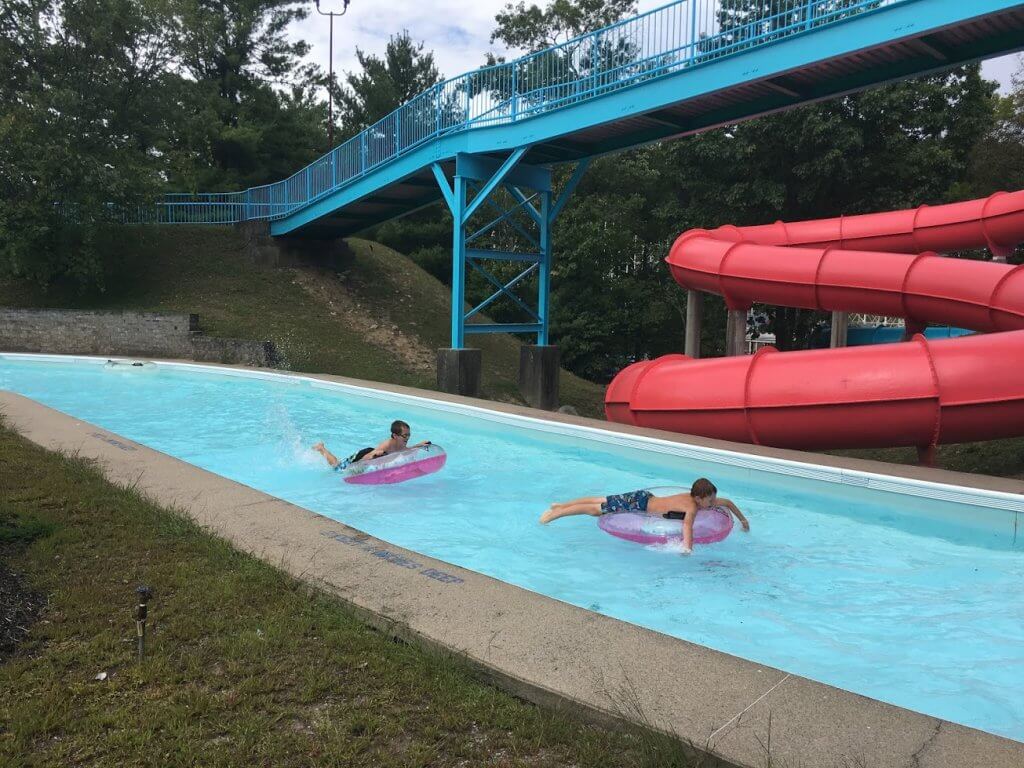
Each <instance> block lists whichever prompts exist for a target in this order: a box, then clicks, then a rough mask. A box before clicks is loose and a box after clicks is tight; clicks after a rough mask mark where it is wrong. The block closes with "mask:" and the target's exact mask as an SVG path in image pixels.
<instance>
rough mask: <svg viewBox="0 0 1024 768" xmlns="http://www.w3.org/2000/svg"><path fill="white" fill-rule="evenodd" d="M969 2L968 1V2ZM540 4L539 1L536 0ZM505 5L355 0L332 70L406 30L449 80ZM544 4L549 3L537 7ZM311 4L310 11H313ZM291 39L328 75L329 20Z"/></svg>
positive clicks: (300, 27) (996, 70)
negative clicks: (306, 45) (299, 41)
mask: <svg viewBox="0 0 1024 768" xmlns="http://www.w3.org/2000/svg"><path fill="white" fill-rule="evenodd" d="M967 1H969V0H967ZM534 2H537V0H534ZM665 3H666V0H640V10H641V11H647V10H651V9H652V8H657V7H659V6H661V5H665ZM506 4H507V0H351V4H350V5H349V8H348V12H347V13H346V14H345V16H343V17H341V18H336V19H335V20H334V68H335V71H337V72H339V73H340V72H346V71H350V70H353V69H355V68H357V66H358V64H357V62H356V57H355V49H356V48H357V47H358V48H360V49H362V50H363V51H366V52H370V53H376V54H381V53H383V51H384V46H385V45H386V44H387V41H388V37H389V36H390V35H393V34H395V33H398V32H401V31H402V30H403V29H408V30H409V32H410V34H411V35H412V37H413V39H415V40H417V41H420V40H422V41H423V43H424V44H425V46H426V48H427V49H428V50H432V51H433V52H434V56H435V58H436V60H437V63H438V68H439V69H440V70H441V72H442V74H444V75H445V76H446V77H452V76H454V75H458V74H461V73H463V72H467V71H469V70H471V69H475V68H476V67H478V66H480V65H481V64H483V62H484V54H485V53H486V52H487V51H489V50H493V51H495V52H498V53H502V52H504V51H503V50H502V49H501V48H500V46H496V45H493V44H492V43H491V42H490V37H491V32H492V31H493V30H494V27H495V22H494V16H495V14H496V13H497V12H498V11H499V10H501V9H502V8H503V7H504V6H505V5H506ZM538 4H540V5H542V6H543V5H546V4H547V3H546V2H545V0H540V1H539V2H538ZM312 5H313V3H312V0H310V6H311V8H312ZM320 6H321V8H323V10H325V11H328V10H335V11H340V10H341V8H342V0H320ZM292 34H293V35H294V36H296V37H301V38H302V39H304V40H305V41H306V42H308V43H309V44H310V45H311V46H312V48H313V49H312V51H311V52H310V55H309V60H310V61H312V62H315V63H316V64H319V65H320V66H322V67H323V69H324V71H325V72H326V71H327V53H328V45H327V43H328V19H327V17H325V16H320V15H318V14H317V13H316V11H315V9H313V10H312V13H311V14H310V16H309V18H307V19H306V20H305V21H303V22H300V23H298V24H296V25H295V26H294V29H293V30H292ZM1020 64H1021V60H1020V57H1019V55H1018V56H1004V57H1003V58H1000V59H992V60H990V61H987V62H985V64H984V65H983V71H984V73H985V75H986V76H987V77H989V78H992V79H994V80H998V81H999V82H1000V84H1001V85H1002V90H1003V91H1004V92H1005V91H1006V89H1007V88H1008V87H1009V84H1010V76H1011V75H1012V74H1013V73H1014V72H1015V71H1016V70H1017V69H1018V68H1019V67H1020Z"/></svg>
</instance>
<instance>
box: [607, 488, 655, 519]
mask: <svg viewBox="0 0 1024 768" xmlns="http://www.w3.org/2000/svg"><path fill="white" fill-rule="evenodd" d="M653 495H654V494H653V493H651V492H650V491H630V492H629V493H621V494H619V495H618V496H608V497H607V498H606V499H605V500H604V503H603V504H601V514H602V515H607V514H609V513H614V512H646V511H647V502H648V501H650V500H651V496H653Z"/></svg>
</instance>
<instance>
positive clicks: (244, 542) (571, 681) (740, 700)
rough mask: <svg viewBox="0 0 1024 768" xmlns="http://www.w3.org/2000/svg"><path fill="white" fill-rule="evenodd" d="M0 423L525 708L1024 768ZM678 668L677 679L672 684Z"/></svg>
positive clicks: (739, 740)
mask: <svg viewBox="0 0 1024 768" xmlns="http://www.w3.org/2000/svg"><path fill="white" fill-rule="evenodd" d="M263 373H265V371H264V372H263ZM282 373H284V375H289V374H288V373H287V372H282ZM292 375H302V376H305V377H308V378H318V379H322V380H326V381H336V382H341V383H346V384H353V385H356V386H364V387H372V388H376V389H379V390H385V391H391V392H395V393H400V394H407V395H415V396H420V397H427V398H431V399H434V400H445V401H448V402H454V403H462V404H470V405H473V406H475V407H482V408H488V409H491V410H495V411H501V412H504V413H513V414H520V415H527V416H530V417H533V418H544V419H550V420H554V421H560V422H563V423H568V424H582V425H586V426H598V427H600V428H603V429H608V430H610V431H614V432H621V433H625V434H631V435H649V436H655V437H658V438H660V439H664V440H670V441H675V442H679V443H683V444H689V445H702V446H709V447H715V448H723V449H727V450H739V451H744V452H747V453H753V454H758V455H762V456H774V457H780V458H785V459H790V460H795V461H804V462H809V461H814V462H818V461H819V460H820V463H821V464H824V465H828V466H833V467H841V468H848V469H858V470H864V471H868V472H875V473H879V474H888V475H892V476H898V477H906V478H913V479H918V480H927V481H932V482H939V483H953V484H957V485H969V486H971V487H976V488H984V489H987V490H997V491H1002V492H1009V493H1024V482H1019V481H1013V480H1004V479H999V478H989V477H980V476H975V475H965V474H959V473H950V472H944V471H940V470H934V469H927V468H921V467H896V466H893V465H888V464H881V463H876V462H867V461H862V460H855V459H843V458H837V457H831V456H817V455H813V454H805V453H799V452H795V451H776V450H772V449H763V448H752V447H750V446H739V445H735V444H729V443H723V442H721V441H714V440H703V439H699V438H690V437H685V438H684V437H681V436H679V435H671V434H667V433H662V432H656V431H653V430H642V429H635V428H631V427H624V426H621V425H613V424H606V423H604V422H598V421H595V420H591V419H584V418H577V417H568V416H562V415H559V414H549V413H546V412H540V411H534V410H532V409H528V408H521V407H518V406H510V405H503V404H497V403H490V402H487V401H480V400H471V399H468V398H461V397H452V396H446V395H441V394H438V393H436V392H427V391H422V390H413V389H410V388H406V387H395V386H386V385H379V384H375V383H372V382H362V381H356V380H352V379H346V378H342V377H336V376H319V375H310V374H292ZM0 412H2V413H3V415H4V416H5V418H6V421H7V423H8V425H9V426H11V427H12V428H14V429H15V430H17V431H18V432H20V433H21V434H22V435H24V436H25V437H27V438H28V439H30V440H31V441H33V442H35V443H37V444H39V445H41V446H42V447H44V448H47V449H50V450H56V451H62V452H66V453H70V454H75V455H78V456H80V457H82V458H85V459H90V460H94V461H96V462H97V464H98V466H99V467H100V468H101V469H102V471H103V472H104V474H105V475H106V476H107V477H108V478H109V479H110V480H112V481H114V482H117V483H120V484H128V485H133V486H134V487H136V488H137V489H138V490H139V491H141V492H142V493H144V494H146V495H147V496H149V497H150V498H152V499H153V500H154V501H156V502H157V503H159V504H161V505H162V506H165V507H171V508H175V509H179V510H181V511H183V512H184V513H185V514H187V515H188V516H190V517H191V518H192V519H194V520H195V521H196V522H198V523H199V524H201V525H203V526H204V527H206V528H207V529H208V530H210V531H211V532H212V533H215V534H217V535H219V536H221V537H223V538H225V539H227V540H228V541H230V542H231V543H233V544H234V545H235V546H236V547H238V548H239V549H242V550H245V551H248V552H251V553H253V554H254V555H256V556H258V557H260V558H262V559H264V560H266V561H268V562H270V563H272V564H274V565H276V566H278V567H280V568H281V569H283V570H285V571H286V572H288V573H290V574H292V575H294V576H296V577H298V578H301V579H304V580H306V581H309V582H312V583H314V584H316V585H318V586H320V587H322V588H324V589H325V590H327V591H329V592H331V593H333V594H336V595H338V596H339V597H341V598H342V599H343V600H345V601H346V602H348V603H349V604H351V605H352V606H354V607H355V608H357V609H358V610H359V611H360V612H361V613H362V614H363V615H365V616H366V618H367V619H368V620H369V621H370V622H371V623H374V624H376V625H377V626H380V627H382V628H384V629H386V630H388V631H391V632H394V633H396V634H399V635H401V636H404V637H406V638H408V639H413V640H417V641H420V642H423V643H426V644H429V645H432V646H434V647H438V648H443V649H446V650H449V651H451V652H454V653H457V654H459V655H462V656H464V657H465V658H466V659H468V660H469V661H471V662H472V663H474V664H475V665H477V666H479V667H480V668H482V669H484V670H486V671H487V672H488V673H489V674H490V675H491V677H492V679H494V681H495V682H497V683H498V684H499V685H501V686H502V687H505V688H507V689H509V690H511V691H512V692H514V693H516V694H518V695H521V696H523V697H525V698H528V699H531V700H534V701H537V702H540V703H545V704H556V705H557V704H560V703H566V702H569V703H572V704H573V705H575V706H579V707H582V708H584V709H585V710H587V711H588V712H589V713H590V714H591V715H592V716H596V717H602V716H603V717H623V718H626V719H629V720H632V721H634V722H641V723H643V724H646V725H650V726H653V727H655V728H658V729H661V730H665V731H669V732H671V733H674V734H676V735H677V736H679V737H681V738H682V739H684V740H686V741H689V742H690V743H692V744H693V745H694V746H695V747H696V748H697V749H699V750H701V751H708V752H710V753H712V754H714V755H716V756H718V757H720V758H722V759H723V760H725V761H727V762H729V763H732V764H735V765H740V766H751V767H753V766H764V765H766V764H768V762H769V754H768V751H767V746H768V744H769V741H770V744H771V754H770V761H771V764H773V765H786V766H797V765H802V766H812V767H813V768H826V767H828V766H881V767H884V768H890V767H892V768H902V767H903V766H906V767H907V768H912V767H913V768H916V767H920V768H953V767H954V766H955V767H956V768H963V767H964V766H979V767H981V766H983V767H984V768H1010V767H1011V766H1012V767H1013V768H1019V766H1021V765H1024V743H1019V742H1015V741H1010V740H1007V739H1003V738H999V737H997V736H992V735H990V734H987V733H983V732H981V731H977V730H974V729H971V728H967V727H964V726H961V725H957V724H954V723H950V722H946V721H941V720H938V719H936V718H933V717H928V716H925V715H921V714H918V713H915V712H911V711H909V710H905V709H901V708H898V707H895V706H891V705H888V704H884V703H881V702H878V701H875V700H872V699H869V698H866V697H863V696H859V695H856V694H853V693H849V692H846V691H842V690H839V689H837V688H833V687H830V686H828V685H824V684H821V683H817V682H814V681H812V680H808V679H806V678H801V677H799V676H796V675H791V674H788V673H785V672H782V671H780V670H776V669H773V668H771V667H767V666H764V665H761V664H756V663H753V662H750V661H747V660H744V659H740V658H736V657H733V656H729V655H727V654H723V653H719V652H717V651H713V650H710V649H708V648H705V647H702V646H699V645H695V644H693V643H689V642H686V641H683V640H678V639H676V638H672V637H669V636H667V635H662V634H659V633H656V632H653V631H650V630H646V629H643V628H640V627H637V626H634V625H631V624H627V623H625V622H622V621H619V620H617V619H612V618H609V617H606V616H602V615H600V614H596V613H592V612H590V611H586V610H583V609H581V608H576V607H574V606H571V605H568V604H565V603H562V602H559V601H557V600H554V599H551V598H548V597H545V596H542V595H538V594H535V593H532V592H528V591H526V590H524V589H521V588H519V587H515V586H511V585H509V584H505V583H503V582H500V581H497V580H495V579H493V578H490V577H488V576H484V575H481V574H478V573H475V572H472V571H467V570H464V569H462V568H459V567H457V566H454V565H450V564H447V563H444V562H442V561H438V560H435V559H432V558H429V557H425V556H423V555H420V554H418V553H416V552H412V551H409V550H405V549H402V548H400V547H397V546H394V545H392V544H390V543H388V542H384V541H381V540H378V539H375V538H373V537H370V536H368V535H366V534H364V533H362V532H360V531H358V530H356V529H353V528H350V527H348V526H345V525H343V524H340V523H337V522H335V521H333V520H330V519H328V518H326V517H323V516H321V515H318V514H316V513H313V512H310V511H309V510H306V509H303V508H300V507H297V506H295V505H292V504H289V503H287V502H284V501H281V500H279V499H276V498H274V497H272V496H269V495H267V494H265V493H262V492H260V491H257V490H255V489H252V488H249V487H248V486H244V485H240V484H238V483H235V482H233V481H231V480H227V479H225V478H222V477H220V476H218V475H214V474H212V473H210V472H207V471H205V470H202V469H199V468H197V467H194V466H192V465H189V464H187V463H185V462H183V461H180V460H178V459H175V458H173V457H170V456H167V455H166V454H163V453H160V452H159V451H155V450H152V449H150V448H147V447H145V446H143V445H141V444H139V443H136V442H134V441H132V440H129V439H127V438H124V437H121V436H119V435H116V434H113V433H111V432H109V431H107V430H104V429H101V428H98V427H96V426H94V425H92V424H89V423H87V422H83V421H81V420H79V419H76V418H73V417H70V416H67V415H65V414H62V413H59V412H58V411H55V410H53V409H50V408H48V407H46V406H43V405H40V404H39V403H36V402H35V401H32V400H29V399H27V398H24V397H21V396H19V395H15V394H12V393H8V392H0ZM597 651H599V652H597ZM673 669H678V670H679V674H678V675H674V674H666V672H665V671H666V670H673ZM769 724H770V729H769Z"/></svg>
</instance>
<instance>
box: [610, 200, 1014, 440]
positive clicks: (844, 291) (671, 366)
mask: <svg viewBox="0 0 1024 768" xmlns="http://www.w3.org/2000/svg"><path fill="white" fill-rule="evenodd" d="M1022 241H1024V191H1022V192H1013V193H1004V192H999V193H996V194H994V195H992V196H990V197H987V198H983V199H980V200H971V201H968V202H963V203H954V204H951V205H939V206H921V207H919V208H916V209H912V210H904V211H891V212H888V213H875V214H866V215H861V216H847V217H839V218H835V219H821V220H817V221H804V222H795V223H785V222H781V221H780V222H776V223H775V224H770V225H765V226H755V227H733V226H725V227H720V228H719V229H716V230H712V231H707V230H691V231H688V232H685V233H683V234H682V235H681V236H680V237H679V238H678V239H677V240H676V242H675V243H674V244H673V246H672V249H671V251H670V253H669V256H668V258H667V261H668V264H669V268H670V270H671V272H672V276H673V277H674V278H675V280H676V282H678V283H679V284H680V285H681V286H682V287H683V288H687V289H693V290H700V291H707V292H711V293H717V294H720V295H721V296H723V297H724V298H725V301H726V304H727V305H728V306H729V307H730V308H732V309H747V308H749V307H750V306H751V304H752V303H753V302H755V301H758V302H764V303H768V304H775V305H782V306H790V307H802V308H806V309H820V310H829V311H843V312H864V313H868V314H877V315H887V316H900V317H904V318H906V320H907V323H908V326H910V327H914V326H918V327H923V326H924V325H925V324H926V323H929V322H937V323H943V324H950V325H957V326H961V327H965V328H970V329H972V330H975V331H979V332H982V333H980V334H979V335H974V336H967V337H961V338H958V339H943V340H939V341H928V340H926V339H925V338H924V337H923V336H915V337H914V339H913V340H912V341H909V342H904V343H901V344H886V345H878V346H866V347H849V348H844V349H832V350H811V351H806V352H788V353H786V354H777V352H776V350H775V349H773V348H764V349H762V350H759V351H758V353H757V354H755V355H753V356H738V357H725V358H713V359H706V360H693V359H691V358H689V357H687V356H685V355H667V356H665V357H661V358H658V359H657V360H645V361H641V362H639V363H634V364H633V365H631V366H629V367H627V368H625V369H624V370H622V371H620V372H619V374H618V375H617V376H616V377H615V379H613V380H612V382H611V384H609V386H608V389H607V392H606V394H605V412H606V414H607V416H608V419H609V420H611V421H618V422H622V423H627V424H635V425H637V426H645V427H655V428H658V429H667V430H671V431H674V432H683V433H687V434H696V435H704V436H707V437H716V438H722V439H725V440H735V441H739V442H748V443H755V444H759V445H773V446H779V447H786V448H799V449H824V448H840V447H851V448H868V447H885V446H917V447H919V448H930V447H934V446H935V445H937V444H940V443H956V442H966V441H973V440H989V439H994V438H1000V437H1012V436H1019V435H1024V269H1021V268H1020V267H1012V266H1008V265H1006V264H998V263H993V262H985V261H969V260H965V259H950V258H945V257H942V256H939V255H938V253H936V252H941V251H951V250H959V249H967V248H979V247H987V248H989V249H990V250H991V251H992V252H993V253H995V254H997V255H1003V256H1005V255H1008V254H1009V253H1011V252H1012V250H1013V248H1014V247H1015V245H1017V244H1018V243H1020V242H1022ZM996 332H999V333H996Z"/></svg>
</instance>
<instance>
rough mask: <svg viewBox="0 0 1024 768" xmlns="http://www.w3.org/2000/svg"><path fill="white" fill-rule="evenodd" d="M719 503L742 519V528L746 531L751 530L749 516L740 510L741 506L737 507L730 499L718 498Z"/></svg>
mask: <svg viewBox="0 0 1024 768" xmlns="http://www.w3.org/2000/svg"><path fill="white" fill-rule="evenodd" d="M718 503H719V504H721V505H722V506H723V507H725V508H726V509H728V510H729V511H730V512H732V513H733V514H734V515H736V519H737V520H739V521H740V528H742V529H743V530H744V531H749V530H750V521H748V520H747V518H745V517H744V516H743V513H742V512H740V508H739V507H737V506H736V505H735V504H733V503H732V502H731V501H729V500H728V499H722V498H720V499H719V500H718Z"/></svg>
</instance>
